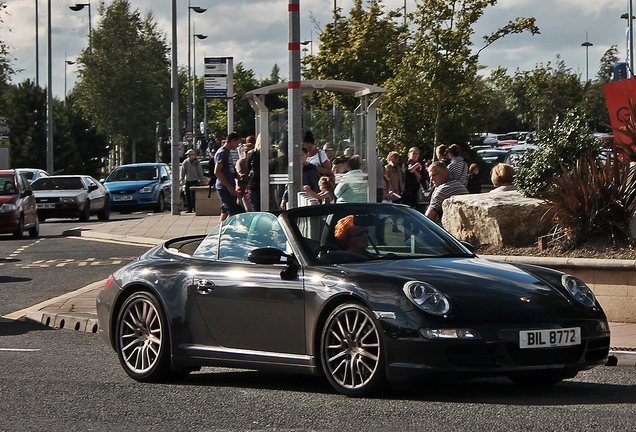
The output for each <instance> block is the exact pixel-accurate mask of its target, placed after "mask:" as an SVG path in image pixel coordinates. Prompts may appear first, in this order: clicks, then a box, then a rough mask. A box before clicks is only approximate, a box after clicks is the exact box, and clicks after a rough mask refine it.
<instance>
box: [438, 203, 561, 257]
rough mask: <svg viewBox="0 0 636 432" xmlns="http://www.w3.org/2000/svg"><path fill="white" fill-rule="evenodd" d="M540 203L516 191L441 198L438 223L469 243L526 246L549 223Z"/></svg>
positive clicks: (550, 225) (547, 227) (535, 241)
mask: <svg viewBox="0 0 636 432" xmlns="http://www.w3.org/2000/svg"><path fill="white" fill-rule="evenodd" d="M540 203H541V200H539V199H535V198H527V197H524V196H523V195H521V194H520V193H519V192H516V191H512V192H499V193H483V194H470V195H456V196H453V197H450V198H448V199H447V200H445V201H444V204H443V216H442V225H443V226H444V228H445V229H446V230H447V231H448V232H450V233H451V234H452V235H453V236H455V237H456V238H457V239H459V240H463V241H467V242H469V243H471V244H473V245H492V246H530V245H532V244H536V243H537V238H538V237H539V236H543V235H546V234H548V233H549V232H550V230H551V229H552V226H553V223H552V216H551V214H549V213H547V211H546V209H545V207H542V206H541V204H540Z"/></svg>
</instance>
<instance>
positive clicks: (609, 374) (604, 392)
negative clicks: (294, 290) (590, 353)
mask: <svg viewBox="0 0 636 432" xmlns="http://www.w3.org/2000/svg"><path fill="white" fill-rule="evenodd" d="M0 334H1V335H2V336H1V337H0V364H2V368H0V412H1V413H2V414H0V430H3V431H18V430H20V431H23V430H29V429H31V430H48V431H58V430H60V431H61V430H64V431H80V430H81V431H87V430H95V431H112V430H130V431H136V430H149V429H151V430H155V431H175V430H197V431H205V430H215V431H218V430H229V431H243V430H277V431H281V430H285V431H286V430H302V431H304V430H319V431H334V430H341V431H360V430H365V431H387V430H389V431H410V430H418V431H427V430H443V431H469V430H470V431H518V430H529V431H576V432H582V431H630V432H632V431H633V430H634V424H636V370H634V369H633V368H616V367H613V368H612V367H598V368H596V369H594V370H592V371H588V372H584V373H581V374H580V375H579V376H578V377H577V378H575V379H573V380H568V381H566V382H564V383H561V384H559V385H557V386H554V387H551V388H547V389H524V388H521V387H518V386H516V385H514V384H512V383H511V382H509V381H507V380H505V379H491V380H475V381H470V382H459V383H443V384H434V385H433V384H430V385H425V386H422V387H420V388H418V389H408V390H400V391H395V390H394V391H390V392H389V393H388V394H387V395H385V396H383V397H379V398H372V399H352V398H347V397H345V396H341V395H339V394H336V393H335V392H334V391H333V390H332V389H331V387H330V386H329V385H328V384H327V382H326V381H325V380H323V379H321V378H318V377H307V376H295V375H271V374H265V373H258V372H253V371H243V370H238V371H235V370H228V369H216V368H205V369H203V370H202V371H201V372H197V373H193V374H191V375H190V376H189V377H188V378H187V379H186V380H184V381H183V382H179V383H171V384H143V383H137V382H135V381H133V380H131V379H130V378H128V376H127V375H125V373H124V372H123V370H122V369H121V367H120V365H119V363H118V361H117V357H116V355H115V353H114V352H112V351H111V350H110V349H109V348H107V347H106V345H105V344H104V343H103V342H102V340H101V338H100V337H99V336H98V335H96V334H92V333H82V332H74V331H70V330H55V329H50V328H45V327H41V326H39V325H36V324H31V323H24V322H4V323H1V322H0Z"/></svg>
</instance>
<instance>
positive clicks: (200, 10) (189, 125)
mask: <svg viewBox="0 0 636 432" xmlns="http://www.w3.org/2000/svg"><path fill="white" fill-rule="evenodd" d="M206 10H207V9H204V8H202V7H199V6H190V0H188V103H187V107H188V120H187V128H188V130H189V131H192V76H191V75H190V67H191V66H190V57H191V54H190V45H191V44H190V24H191V20H190V12H191V11H195V12H196V13H199V14H200V13H203V12H205V11H206Z"/></svg>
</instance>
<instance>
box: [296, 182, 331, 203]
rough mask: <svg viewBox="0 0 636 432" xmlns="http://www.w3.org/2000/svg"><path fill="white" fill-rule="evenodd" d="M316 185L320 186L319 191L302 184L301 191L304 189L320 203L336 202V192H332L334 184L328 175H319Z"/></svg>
mask: <svg viewBox="0 0 636 432" xmlns="http://www.w3.org/2000/svg"><path fill="white" fill-rule="evenodd" d="M318 187H319V188H320V192H319V193H316V192H314V191H313V190H311V187H309V186H303V191H305V192H306V193H307V195H309V196H310V197H312V198H315V199H317V200H320V201H321V202H322V204H333V203H335V202H336V194H335V193H334V189H335V188H336V186H335V185H334V183H333V180H331V178H329V176H322V177H320V179H319V180H318Z"/></svg>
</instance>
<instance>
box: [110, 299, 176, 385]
mask: <svg viewBox="0 0 636 432" xmlns="http://www.w3.org/2000/svg"><path fill="white" fill-rule="evenodd" d="M116 325H117V327H116V329H115V331H116V338H117V339H116V350H117V356H118V357H119V361H120V363H121V365H122V366H123V368H124V370H125V371H126V373H127V374H128V375H129V376H130V377H131V378H133V379H135V380H137V381H143V382H153V381H154V382H157V381H164V380H167V379H169V378H171V377H173V376H172V374H171V372H172V371H171V368H170V346H169V345H170V344H169V338H168V327H167V319H166V318H165V314H164V313H163V310H162V309H161V306H160V305H159V302H158V300H157V299H156V297H155V296H154V295H152V294H150V293H147V292H138V293H135V294H132V295H131V296H130V297H128V299H126V301H125V302H124V304H123V306H122V308H121V310H120V311H119V315H118V317H117V324H116Z"/></svg>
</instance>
